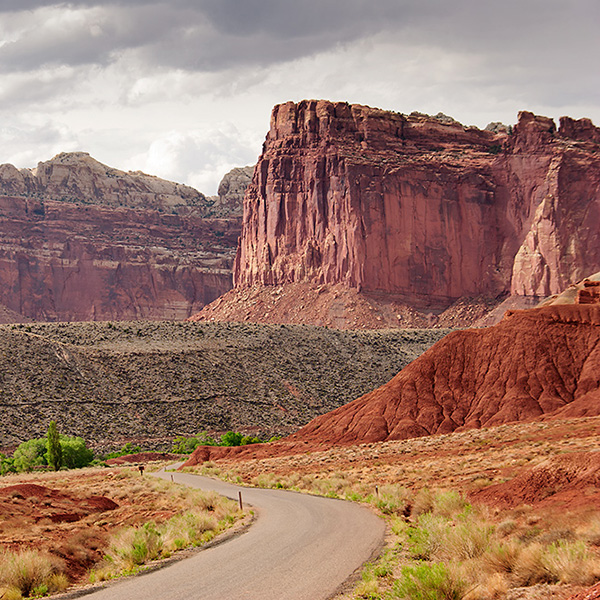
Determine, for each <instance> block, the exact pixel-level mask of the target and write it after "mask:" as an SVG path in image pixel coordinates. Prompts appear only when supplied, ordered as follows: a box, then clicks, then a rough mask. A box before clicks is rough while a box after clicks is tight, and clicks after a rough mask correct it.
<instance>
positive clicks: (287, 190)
mask: <svg viewBox="0 0 600 600" xmlns="http://www.w3.org/2000/svg"><path fill="white" fill-rule="evenodd" d="M599 150H600V129H599V128H597V127H595V126H594V125H593V124H592V123H591V121H590V120H589V119H580V120H573V119H571V118H569V117H563V118H561V120H560V127H559V128H558V129H557V128H556V126H555V123H554V122H553V121H552V120H551V119H549V118H547V117H541V116H536V115H533V114H532V113H530V112H521V113H520V114H519V118H518V123H517V124H516V125H515V127H514V129H512V128H507V127H503V126H499V125H498V124H496V125H495V126H494V127H490V128H489V129H486V130H479V129H477V128H475V127H465V126H463V125H461V124H460V123H457V122H456V121H454V120H453V119H450V118H448V117H444V116H440V115H438V116H437V117H430V116H427V115H423V114H420V113H413V114H411V115H408V116H407V115H403V114H399V113H393V112H388V111H383V110H379V109H374V108H369V107H367V106H361V105H349V104H347V103H341V102H339V103H333V102H327V101H314V100H311V101H302V102H300V103H297V104H295V103H292V102H288V103H286V104H282V105H278V106H276V107H275V108H274V109H273V113H272V117H271V126H270V130H269V133H268V135H267V138H266V141H265V143H264V146H263V152H262V155H261V157H260V159H259V162H258V164H257V166H256V169H255V172H254V178H253V180H252V183H251V184H250V186H249V188H248V190H247V193H246V196H245V200H244V221H243V226H242V234H241V238H240V242H239V245H238V250H237V256H236V260H235V266H234V285H235V289H234V290H233V291H231V292H229V293H228V294H226V295H225V296H224V297H222V298H221V299H219V301H217V303H215V304H213V305H210V306H208V307H207V308H206V309H204V310H203V311H202V312H201V313H200V314H199V315H197V316H195V317H193V318H194V319H211V320H227V319H231V320H249V321H254V320H256V321H259V322H278V320H279V321H280V322H298V318H302V317H296V316H294V314H293V311H292V312H291V311H290V308H289V307H286V308H285V309H283V308H281V309H280V310H279V302H274V303H272V304H273V306H271V307H269V306H268V304H269V303H268V302H267V301H266V300H265V298H264V297H263V296H264V290H265V289H276V288H278V289H279V290H280V291H279V292H278V295H279V296H280V297H282V298H285V297H286V295H287V294H286V289H287V287H289V286H293V285H296V286H305V288H306V291H304V292H302V291H301V292H300V293H298V288H296V290H295V291H294V292H292V293H291V294H290V295H293V296H294V297H295V298H296V301H297V304H298V305H302V304H304V305H306V306H308V305H309V304H310V302H309V300H310V299H311V295H312V296H314V294H315V290H316V289H317V288H319V293H321V292H322V290H330V289H331V288H333V287H335V286H341V287H342V288H343V289H345V290H354V291H355V292H356V293H358V294H359V295H360V298H362V300H363V301H367V302H368V303H369V304H370V308H368V309H367V310H369V311H371V312H373V311H374V314H376V315H377V318H375V319H371V321H375V322H374V323H373V322H371V321H369V326H370V327H372V326H376V327H385V326H388V327H389V326H403V325H413V326H414V325H416V326H423V325H424V324H425V326H427V324H429V325H430V324H435V323H438V322H440V319H441V324H442V325H444V326H448V325H449V324H452V319H453V318H454V319H455V321H456V317H457V316H460V318H461V320H460V321H459V322H456V323H455V324H460V325H467V324H470V323H474V322H476V321H477V320H478V319H479V318H481V317H482V316H483V314H484V313H485V312H486V310H489V308H490V307H491V306H492V305H494V304H496V305H497V304H498V303H499V302H501V301H502V300H505V299H506V298H507V297H508V301H507V305H508V306H509V307H511V306H512V307H523V308H524V307H527V306H532V305H535V304H536V303H537V302H538V301H539V300H540V299H541V298H544V297H546V296H549V295H552V294H557V293H559V292H561V291H562V290H563V289H564V288H565V287H566V286H567V285H568V284H569V283H570V282H571V281H576V280H579V279H582V278H583V277H584V276H586V275H587V274H589V273H593V272H596V271H598V270H599V269H600V243H599V241H600V240H599V229H600V228H599V224H600V154H599V153H598V151H599ZM342 295H343V294H342ZM337 296H338V297H337V298H332V299H331V301H330V302H329V304H327V306H326V307H324V308H323V310H322V311H321V312H320V313H319V314H318V315H315V316H311V315H310V311H309V312H308V314H307V315H306V319H307V321H308V322H316V323H319V324H327V325H333V326H341V327H344V326H346V327H356V326H360V325H361V320H360V319H357V318H356V314H354V315H353V314H352V312H355V311H356V304H357V302H358V301H357V300H356V299H355V298H349V299H348V298H340V293H338V295H337ZM304 300H306V301H304ZM461 303H462V304H466V305H470V306H481V307H483V309H482V310H475V311H473V312H472V314H467V313H465V314H461V313H460V311H459V315H457V314H456V311H454V309H453V307H454V306H456V305H457V304H458V305H459V306H461ZM253 307H254V308H253ZM266 309H268V310H266ZM411 309H412V310H413V311H414V310H416V311H417V313H418V314H416V315H407V314H403V312H404V313H406V311H409V312H410V310H411ZM447 311H450V313H448V312H447ZM265 312H268V313H269V315H268V316H266V317H265ZM463 312H464V311H463ZM502 312H503V311H502Z"/></svg>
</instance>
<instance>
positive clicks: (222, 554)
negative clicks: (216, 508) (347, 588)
mask: <svg viewBox="0 0 600 600" xmlns="http://www.w3.org/2000/svg"><path fill="white" fill-rule="evenodd" d="M157 475H158V476H159V477H163V478H165V479H170V478H171V474H170V473H164V472H162V473H158V474H157ZM173 478H174V481H176V482H177V483H183V484H185V485H189V486H191V487H195V488H201V489H205V490H215V491H216V492H218V493H220V494H222V495H224V496H228V497H230V498H234V499H236V500H237V498H238V491H239V490H241V491H242V498H243V501H244V505H251V506H252V507H253V508H254V510H255V512H256V515H257V519H256V521H255V523H254V524H253V525H252V527H250V528H249V529H248V530H247V531H246V532H245V533H244V534H242V535H240V536H238V537H235V538H233V539H231V540H230V541H228V542H225V543H223V544H220V545H217V546H214V547H212V548H207V549H206V550H203V551H201V552H199V553H198V554H196V555H195V556H193V557H191V558H188V559H185V560H182V561H179V562H176V563H174V564H172V565H171V566H169V567H166V568H164V569H160V570H158V571H154V572H151V573H148V574H146V575H143V576H140V577H133V578H131V579H127V580H124V581H122V582H119V583H115V584H113V585H110V586H109V587H107V588H105V589H102V590H100V591H97V592H94V593H92V594H90V596H89V597H91V598H93V599H94V600H153V599H157V600H158V599H160V600H192V599H193V600H249V599H254V598H260V599H261V600H326V599H327V598H330V597H331V596H332V595H334V594H335V592H336V591H337V590H338V589H339V587H340V586H341V585H342V584H343V583H344V581H346V580H347V579H348V578H349V577H350V575H351V574H352V573H353V572H354V571H355V570H356V569H357V568H359V567H360V566H361V565H362V564H363V563H364V562H366V561H368V560H369V559H370V558H372V556H373V555H374V554H375V553H376V552H377V550H378V549H379V548H380V547H381V545H382V543H383V537H384V532H385V524H384V523H383V521H382V520H381V519H379V518H377V517H376V516H375V515H374V514H372V513H371V512H370V511H369V510H367V509H366V508H364V507H361V506H358V505H357V504H354V503H351V502H343V501H341V500H333V499H330V498H321V497H318V496H309V495H307V494H299V493H295V492H289V491H284V490H264V489H257V488H240V487H237V486H233V485H229V484H227V483H224V482H221V481H217V480H213V479H209V478H206V477H200V476H198V475H191V474H188V473H173Z"/></svg>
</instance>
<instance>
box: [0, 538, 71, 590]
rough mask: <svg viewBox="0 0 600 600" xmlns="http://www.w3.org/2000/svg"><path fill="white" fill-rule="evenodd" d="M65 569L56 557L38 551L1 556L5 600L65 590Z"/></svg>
mask: <svg viewBox="0 0 600 600" xmlns="http://www.w3.org/2000/svg"><path fill="white" fill-rule="evenodd" d="M62 568H63V565H62V564H61V562H60V561H59V560H58V559H57V558H56V557H54V556H51V555H49V554H44V553H41V552H38V551H36V550H24V551H22V552H14V553H13V552H10V553H9V552H4V553H3V554H2V555H0V589H1V590H2V591H3V595H2V596H0V597H2V598H7V597H8V598H11V597H12V598H21V597H28V596H39V595H41V596H44V595H46V594H48V593H55V592H60V591H63V590H64V589H66V587H67V585H68V580H67V578H66V577H65V575H64V574H63V573H62V572H61V569H62Z"/></svg>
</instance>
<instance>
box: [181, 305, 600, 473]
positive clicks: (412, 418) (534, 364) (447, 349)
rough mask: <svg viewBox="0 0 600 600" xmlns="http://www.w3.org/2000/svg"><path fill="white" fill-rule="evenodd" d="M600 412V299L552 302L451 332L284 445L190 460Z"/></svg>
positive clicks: (213, 452)
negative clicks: (390, 376) (599, 301)
mask: <svg viewBox="0 0 600 600" xmlns="http://www.w3.org/2000/svg"><path fill="white" fill-rule="evenodd" d="M599 414H600V305H597V304H596V305H560V306H546V307H542V308H537V309H531V310H520V311H514V312H508V313H507V314H506V317H505V318H504V320H503V321H502V322H500V323H499V324H498V325H496V326H494V327H490V328H488V329H471V330H464V331H455V332H453V333H451V334H449V335H448V336H446V337H445V338H443V339H442V340H441V341H439V342H438V343H437V344H435V345H434V346H433V347H432V348H430V349H429V350H428V351H427V352H425V353H424V354H423V355H421V356H420V357H419V358H418V359H417V360H415V361H413V362H412V363H411V364H409V365H408V366H407V367H406V368H404V369H403V370H402V371H401V372H400V373H398V375H396V376H395V377H394V378H393V379H392V380H391V381H390V382H388V383H387V384H385V385H383V386H382V387H380V388H378V389H376V390H374V391H373V392H370V393H368V394H366V395H364V396H362V397H360V398H358V399H356V400H354V401H353V402H350V403H349V404H346V405H344V406H342V407H340V408H338V409H336V410H334V411H332V412H330V413H327V414H325V415H322V416H320V417H317V418H316V419H313V420H312V421H311V422H310V423H309V424H308V425H306V426H305V427H303V428H302V429H300V430H299V431H298V432H296V433H295V434H294V435H292V436H290V437H288V438H286V439H285V440H282V442H280V443H278V444H269V446H263V447H247V448H243V449H224V448H222V449H208V448H198V449H197V450H196V452H195V453H194V455H192V458H191V459H190V461H189V463H190V464H197V463H198V462H202V461H203V460H208V459H209V458H210V459H213V458H220V457H225V456H227V457H233V456H234V455H237V456H240V458H241V457H242V456H243V457H251V456H259V455H260V456H263V455H265V456H266V455H277V454H289V453H292V452H295V451H299V450H307V449H309V448H314V447H319V446H321V447H322V446H324V445H350V444H359V443H366V442H379V441H385V440H396V439H407V438H411V437H419V436H425V435H433V434H438V433H449V432H452V431H457V430H462V429H471V428H479V427H485V426H492V425H500V424H503V423H509V422H513V421H528V420H537V419H544V418H554V417H558V418H566V417H578V416H594V415H599Z"/></svg>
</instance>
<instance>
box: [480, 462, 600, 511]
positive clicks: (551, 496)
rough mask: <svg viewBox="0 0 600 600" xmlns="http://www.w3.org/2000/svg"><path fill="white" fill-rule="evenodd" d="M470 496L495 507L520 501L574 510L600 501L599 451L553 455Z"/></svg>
mask: <svg viewBox="0 0 600 600" xmlns="http://www.w3.org/2000/svg"><path fill="white" fill-rule="evenodd" d="M471 497H472V498H473V499H474V500H477V501H479V502H485V503H488V504H491V505H493V506H502V507H504V508H514V507H515V506H519V505H521V504H530V505H535V506H541V505H548V506H554V507H556V506H560V507H561V508H562V509H565V510H566V509H574V508H580V507H581V506H598V505H599V504H600V452H571V453H568V454H562V455H559V456H553V457H552V458H549V459H548V460H546V461H544V462H543V463H541V464H539V465H537V466H535V467H534V468H532V469H527V470H526V471H524V472H523V473H521V474H520V475H518V476H517V477H515V478H514V479H511V480H510V481H508V482H506V483H500V484H498V485H492V486H490V487H487V488H484V489H481V490H479V491H477V492H475V493H473V494H471Z"/></svg>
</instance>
